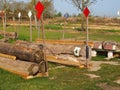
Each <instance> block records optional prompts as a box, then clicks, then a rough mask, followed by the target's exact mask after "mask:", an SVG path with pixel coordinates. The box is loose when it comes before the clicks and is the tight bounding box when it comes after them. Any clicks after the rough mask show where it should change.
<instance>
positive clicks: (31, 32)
mask: <svg viewBox="0 0 120 90" xmlns="http://www.w3.org/2000/svg"><path fill="white" fill-rule="evenodd" d="M30 42H32V23H31V17H30Z"/></svg>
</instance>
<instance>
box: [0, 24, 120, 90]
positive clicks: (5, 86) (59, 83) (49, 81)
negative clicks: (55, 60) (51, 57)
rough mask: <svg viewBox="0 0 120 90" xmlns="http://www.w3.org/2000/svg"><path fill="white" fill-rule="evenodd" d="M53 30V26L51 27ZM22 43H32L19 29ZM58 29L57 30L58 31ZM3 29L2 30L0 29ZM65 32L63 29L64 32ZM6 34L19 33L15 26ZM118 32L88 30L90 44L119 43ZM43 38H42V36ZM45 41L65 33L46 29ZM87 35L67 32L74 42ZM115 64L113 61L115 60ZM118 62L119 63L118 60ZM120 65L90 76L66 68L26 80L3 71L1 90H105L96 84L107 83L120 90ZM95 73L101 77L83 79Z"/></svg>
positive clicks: (52, 66)
mask: <svg viewBox="0 0 120 90" xmlns="http://www.w3.org/2000/svg"><path fill="white" fill-rule="evenodd" d="M50 27H51V26H50ZM16 28H17V32H18V34H19V39H21V40H27V41H29V27H27V26H22V27H19V26H18V27H16ZM55 28H56V27H55ZM0 29H2V27H0ZM61 29H62V28H61ZM7 31H16V30H15V28H13V27H12V26H8V27H7ZM119 34H120V31H119V30H89V36H90V40H99V41H104V40H110V41H117V42H120V39H119ZM37 36H38V34H37V30H35V28H34V27H33V41H35V39H36V38H37ZM40 36H41V35H40ZM45 37H46V39H61V38H62V30H48V26H47V28H45ZM85 37H86V36H85V32H83V31H81V32H75V33H74V31H73V30H70V31H69V30H67V33H66V34H65V38H70V39H71V38H74V39H78V40H85ZM93 60H96V61H97V60H104V57H101V56H98V57H96V58H93ZM113 61H114V59H113ZM115 61H118V59H116V60H115ZM56 66H58V65H57V64H52V63H49V68H54V67H56ZM119 71H120V65H119V66H113V65H107V64H104V65H102V68H101V69H100V70H99V71H95V72H90V71H88V70H87V69H79V68H75V67H64V68H60V69H53V70H49V77H45V78H34V79H30V80H25V79H23V78H22V77H20V76H18V75H15V74H12V73H10V72H7V71H4V70H2V69H0V90H102V89H101V88H100V87H98V86H97V85H96V84H100V83H107V84H109V85H111V86H116V87H118V86H119V87H120V85H118V84H116V83H114V81H115V80H116V79H119V78H120V72H119ZM86 73H93V74H96V75H100V76H101V77H100V78H97V79H91V78H89V77H88V76H86V75H84V74H86Z"/></svg>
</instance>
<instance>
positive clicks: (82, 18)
mask: <svg viewBox="0 0 120 90" xmlns="http://www.w3.org/2000/svg"><path fill="white" fill-rule="evenodd" d="M81 20H82V21H81V30H82V31H85V28H84V15H83V13H82V15H81Z"/></svg>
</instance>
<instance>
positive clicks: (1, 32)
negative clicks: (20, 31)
mask: <svg viewBox="0 0 120 90" xmlns="http://www.w3.org/2000/svg"><path fill="white" fill-rule="evenodd" d="M0 35H1V36H4V32H3V31H0ZM5 36H6V37H7V38H10V39H17V33H16V32H6V33H5Z"/></svg>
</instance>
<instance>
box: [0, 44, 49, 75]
mask: <svg viewBox="0 0 120 90" xmlns="http://www.w3.org/2000/svg"><path fill="white" fill-rule="evenodd" d="M29 44H30V43H29ZM27 46H28V45H20V44H9V43H2V42H0V53H3V54H8V55H13V56H16V58H17V59H20V60H23V61H29V62H34V63H36V64H37V65H38V67H39V72H41V73H45V72H47V62H46V60H45V56H44V52H43V48H42V47H43V46H42V45H38V47H39V46H40V48H39V49H38V50H37V49H33V48H30V45H29V46H28V47H27ZM16 64H17V62H16ZM33 67H34V66H33ZM33 67H32V68H33ZM30 71H31V73H30V74H31V75H34V74H35V73H34V72H32V69H30ZM30 71H29V72H30Z"/></svg>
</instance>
